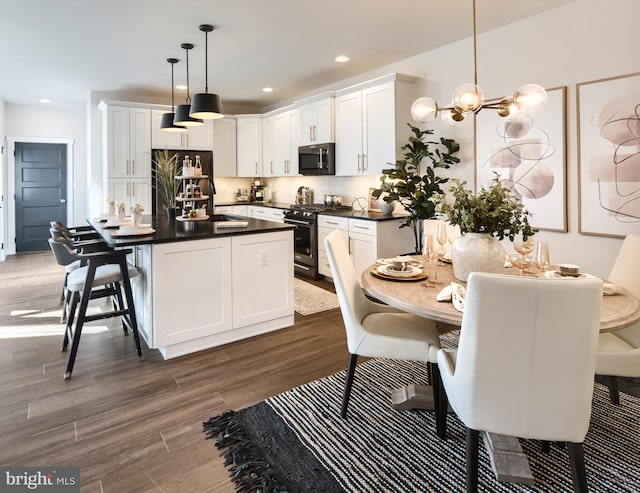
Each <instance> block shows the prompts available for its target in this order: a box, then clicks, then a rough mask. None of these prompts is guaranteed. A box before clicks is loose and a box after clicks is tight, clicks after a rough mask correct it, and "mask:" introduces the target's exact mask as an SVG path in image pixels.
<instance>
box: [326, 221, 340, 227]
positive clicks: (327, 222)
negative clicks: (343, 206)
mask: <svg viewBox="0 0 640 493" xmlns="http://www.w3.org/2000/svg"><path fill="white" fill-rule="evenodd" d="M325 223H326V224H334V225H336V226H337V225H338V223H336V222H333V221H325Z"/></svg>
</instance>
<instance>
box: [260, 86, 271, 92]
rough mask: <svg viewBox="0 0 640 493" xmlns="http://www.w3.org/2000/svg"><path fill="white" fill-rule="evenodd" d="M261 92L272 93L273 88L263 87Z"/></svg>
mask: <svg viewBox="0 0 640 493" xmlns="http://www.w3.org/2000/svg"><path fill="white" fill-rule="evenodd" d="M262 92H273V87H263V88H262Z"/></svg>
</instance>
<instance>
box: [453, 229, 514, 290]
mask: <svg viewBox="0 0 640 493" xmlns="http://www.w3.org/2000/svg"><path fill="white" fill-rule="evenodd" d="M451 261H452V263H453V275H454V276H455V277H456V278H457V279H460V280H461V281H466V280H467V277H469V274H471V273H472V272H493V273H496V274H498V273H501V272H502V271H503V269H504V248H503V247H502V245H501V244H500V242H499V241H498V240H496V239H495V238H494V237H493V236H491V235H489V234H488V233H465V234H464V235H462V236H461V237H460V238H458V239H457V240H456V241H454V242H453V245H452V246H451Z"/></svg>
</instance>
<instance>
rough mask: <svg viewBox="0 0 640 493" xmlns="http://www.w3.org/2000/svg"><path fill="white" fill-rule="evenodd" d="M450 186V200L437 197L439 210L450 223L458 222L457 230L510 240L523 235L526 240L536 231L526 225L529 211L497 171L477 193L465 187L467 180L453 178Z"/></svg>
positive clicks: (443, 196) (444, 197)
mask: <svg viewBox="0 0 640 493" xmlns="http://www.w3.org/2000/svg"><path fill="white" fill-rule="evenodd" d="M452 181H453V182H454V183H455V186H453V187H451V188H450V192H451V194H452V195H453V202H452V203H450V202H447V199H446V196H445V195H444V194H442V195H440V196H439V197H438V199H437V204H438V210H439V211H440V212H441V213H443V214H445V215H446V216H447V217H448V218H449V223H450V224H452V225H458V226H459V227H460V232H461V233H462V234H464V233H467V232H469V233H488V234H490V235H491V236H493V237H494V238H498V239H499V240H503V239H504V238H509V239H510V240H511V241H513V240H514V239H515V237H516V236H518V235H520V234H521V235H522V237H523V239H524V240H526V239H527V238H528V237H530V236H533V235H534V234H535V233H537V232H538V230H537V229H534V228H532V227H531V225H530V224H529V216H530V213H529V212H528V211H527V210H526V209H525V207H524V205H523V204H522V202H521V201H520V200H519V199H518V198H517V197H516V196H514V195H513V194H512V193H511V191H510V190H509V189H508V188H507V187H505V186H504V185H503V184H502V183H501V181H500V176H499V175H498V174H497V173H496V174H495V176H494V178H493V180H492V181H491V184H490V186H489V188H482V189H481V190H480V191H479V192H478V193H477V194H474V193H473V192H472V191H471V190H469V189H468V188H466V184H467V182H466V181H460V180H456V179H454V180H452Z"/></svg>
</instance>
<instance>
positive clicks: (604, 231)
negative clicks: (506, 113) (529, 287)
mask: <svg viewBox="0 0 640 493" xmlns="http://www.w3.org/2000/svg"><path fill="white" fill-rule="evenodd" d="M576 90H577V92H576V96H577V105H576V107H577V121H578V208H579V216H578V225H579V229H578V230H579V232H580V233H583V234H593V235H602V236H614V237H623V236H626V235H627V234H630V233H634V234H640V72H638V73H635V74H629V75H623V76H620V77H610V78H608V79H600V80H594V81H591V82H582V83H580V84H577V86H576Z"/></svg>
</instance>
